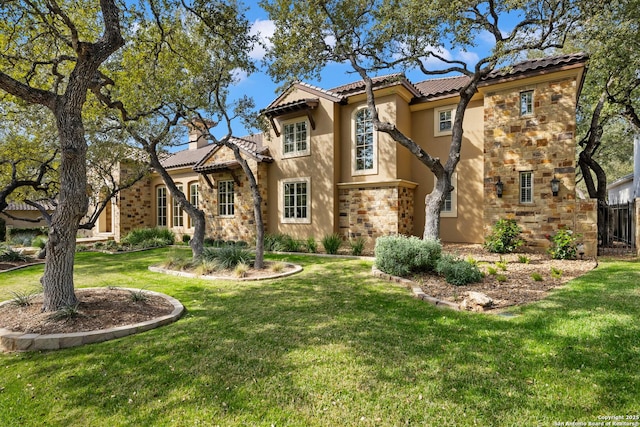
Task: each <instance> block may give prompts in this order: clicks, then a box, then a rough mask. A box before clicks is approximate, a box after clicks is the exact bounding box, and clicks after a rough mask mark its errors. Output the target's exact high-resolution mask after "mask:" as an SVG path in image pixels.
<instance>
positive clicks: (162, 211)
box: [156, 185, 167, 227]
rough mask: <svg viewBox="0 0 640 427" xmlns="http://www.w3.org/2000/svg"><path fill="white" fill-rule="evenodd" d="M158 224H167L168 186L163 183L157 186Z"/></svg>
mask: <svg viewBox="0 0 640 427" xmlns="http://www.w3.org/2000/svg"><path fill="white" fill-rule="evenodd" d="M156 225H157V226H158V227H166V226H167V188H166V187H165V186H163V185H161V186H159V187H158V188H156Z"/></svg>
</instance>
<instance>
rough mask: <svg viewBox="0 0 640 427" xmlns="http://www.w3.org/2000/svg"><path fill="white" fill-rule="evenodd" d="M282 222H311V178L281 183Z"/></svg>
mask: <svg viewBox="0 0 640 427" xmlns="http://www.w3.org/2000/svg"><path fill="white" fill-rule="evenodd" d="M281 185H282V186H281V189H282V197H281V208H282V222H283V223H304V224H308V223H310V222H311V205H310V201H311V183H310V179H309V178H294V179H287V180H282V181H281Z"/></svg>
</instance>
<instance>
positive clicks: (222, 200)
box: [218, 181, 235, 216]
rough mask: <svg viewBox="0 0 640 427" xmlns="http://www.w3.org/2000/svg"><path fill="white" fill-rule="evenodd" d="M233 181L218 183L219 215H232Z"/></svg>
mask: <svg viewBox="0 0 640 427" xmlns="http://www.w3.org/2000/svg"><path fill="white" fill-rule="evenodd" d="M233 199H234V195H233V181H220V182H219V183H218V214H219V215H220V216H233V214H234V212H235V210H234V207H233Z"/></svg>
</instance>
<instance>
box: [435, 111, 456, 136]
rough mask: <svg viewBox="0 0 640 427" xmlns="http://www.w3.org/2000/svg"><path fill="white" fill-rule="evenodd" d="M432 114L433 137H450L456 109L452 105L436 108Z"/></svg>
mask: <svg viewBox="0 0 640 427" xmlns="http://www.w3.org/2000/svg"><path fill="white" fill-rule="evenodd" d="M434 114H435V116H434V125H435V126H434V127H435V128H434V135H435V136H442V135H451V130H452V129H453V121H454V119H455V117H456V107H455V106H454V105H447V106H444V107H440V108H436V109H435V110H434Z"/></svg>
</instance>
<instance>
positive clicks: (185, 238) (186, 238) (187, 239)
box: [182, 234, 191, 245]
mask: <svg viewBox="0 0 640 427" xmlns="http://www.w3.org/2000/svg"><path fill="white" fill-rule="evenodd" d="M190 241H191V236H189V235H188V234H183V235H182V243H184V244H187V245H188V244H189V242H190Z"/></svg>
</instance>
